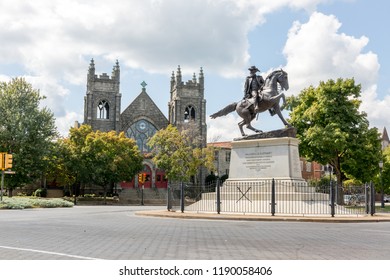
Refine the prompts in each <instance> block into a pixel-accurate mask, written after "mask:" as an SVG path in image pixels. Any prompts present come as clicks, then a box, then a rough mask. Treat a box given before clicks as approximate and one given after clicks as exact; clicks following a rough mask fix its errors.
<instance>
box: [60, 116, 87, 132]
mask: <svg viewBox="0 0 390 280" xmlns="http://www.w3.org/2000/svg"><path fill="white" fill-rule="evenodd" d="M83 117H84V116H82V115H81V114H77V113H75V112H66V113H65V115H64V116H63V117H59V118H57V119H56V126H57V130H58V132H59V134H60V135H61V136H67V135H68V133H69V129H70V128H71V127H73V126H74V123H75V122H76V121H79V120H80V119H83Z"/></svg>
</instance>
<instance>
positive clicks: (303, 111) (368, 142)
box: [288, 78, 381, 199]
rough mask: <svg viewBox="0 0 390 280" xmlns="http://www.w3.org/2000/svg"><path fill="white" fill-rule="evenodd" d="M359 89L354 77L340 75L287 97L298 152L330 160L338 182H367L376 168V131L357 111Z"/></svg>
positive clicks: (378, 157) (379, 151) (310, 158)
mask: <svg viewBox="0 0 390 280" xmlns="http://www.w3.org/2000/svg"><path fill="white" fill-rule="evenodd" d="M360 91H361V86H360V85H355V81H354V79H345V80H343V79H341V78H340V79H338V80H337V81H333V80H328V81H327V82H320V84H319V86H318V87H316V88H314V87H312V86H311V87H309V88H306V89H304V90H303V91H302V92H301V93H300V94H299V96H298V97H290V98H288V107H289V108H290V110H291V114H290V117H291V119H290V123H291V124H292V125H293V126H294V127H295V128H296V129H297V137H298V138H299V139H300V145H299V149H300V152H301V155H303V156H304V157H306V158H307V159H308V160H310V161H317V162H319V163H321V164H328V163H329V164H330V165H331V166H332V167H333V170H334V171H335V173H336V176H337V182H338V184H339V186H341V185H342V182H343V181H344V180H345V179H347V178H351V179H352V178H354V179H357V180H360V181H362V182H367V181H369V180H371V179H373V178H374V177H375V175H376V174H378V171H379V170H378V162H379V160H380V153H381V149H380V140H379V133H378V131H377V129H376V128H369V123H368V120H367V118H366V117H367V116H366V114H365V113H364V112H360V111H359V107H360V104H361V100H360V99H359V98H360ZM339 199H342V196H340V195H339Z"/></svg>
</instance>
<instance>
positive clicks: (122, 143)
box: [82, 131, 143, 195]
mask: <svg viewBox="0 0 390 280" xmlns="http://www.w3.org/2000/svg"><path fill="white" fill-rule="evenodd" d="M82 159H83V162H85V164H86V166H88V167H89V168H90V170H89V171H90V172H89V173H88V174H89V175H88V177H89V179H90V180H91V182H93V183H94V184H96V185H99V186H101V187H103V190H104V193H105V195H106V193H107V189H108V188H109V186H110V185H111V184H114V183H117V182H120V181H130V180H132V178H133V177H134V175H135V174H137V173H138V172H139V171H141V170H142V167H143V165H142V160H143V157H142V155H141V153H140V152H139V149H138V146H137V145H136V144H135V141H134V139H130V138H127V137H126V136H125V134H124V133H123V132H121V133H120V134H117V133H116V132H115V131H110V132H101V131H95V132H92V133H90V134H88V136H87V138H86V141H85V146H84V148H83V150H82Z"/></svg>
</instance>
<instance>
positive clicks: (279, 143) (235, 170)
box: [228, 137, 304, 181]
mask: <svg viewBox="0 0 390 280" xmlns="http://www.w3.org/2000/svg"><path fill="white" fill-rule="evenodd" d="M298 143H299V140H298V139H297V138H292V137H282V138H266V139H252V140H240V141H233V142H232V151H231V159H230V172H229V173H230V174H229V179H228V180H229V181H232V180H233V181H263V180H269V179H273V178H274V179H275V180H287V181H304V180H303V179H302V174H301V167H300V160H299V151H298Z"/></svg>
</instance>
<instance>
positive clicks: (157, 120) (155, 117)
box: [121, 88, 169, 130]
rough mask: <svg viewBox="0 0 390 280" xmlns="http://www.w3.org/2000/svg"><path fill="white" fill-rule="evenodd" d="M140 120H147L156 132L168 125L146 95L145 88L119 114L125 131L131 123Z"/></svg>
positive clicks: (166, 120) (163, 116)
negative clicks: (154, 127)
mask: <svg viewBox="0 0 390 280" xmlns="http://www.w3.org/2000/svg"><path fill="white" fill-rule="evenodd" d="M140 119H147V120H148V121H149V122H151V123H153V124H154V125H155V126H156V128H157V129H158V130H159V129H162V128H165V127H167V126H168V123H169V122H168V119H167V118H166V117H165V115H164V114H163V113H162V112H161V110H160V109H159V108H158V107H157V105H156V104H155V103H154V102H153V100H152V99H151V98H150V96H149V95H148V94H147V93H146V90H145V88H143V89H142V92H141V93H140V94H139V95H138V96H137V97H136V98H135V99H134V101H133V102H132V103H130V105H129V106H127V108H126V109H125V110H124V111H123V112H122V113H121V123H122V130H125V129H127V128H128V127H129V126H130V125H131V124H132V123H134V122H135V121H137V120H140Z"/></svg>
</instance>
